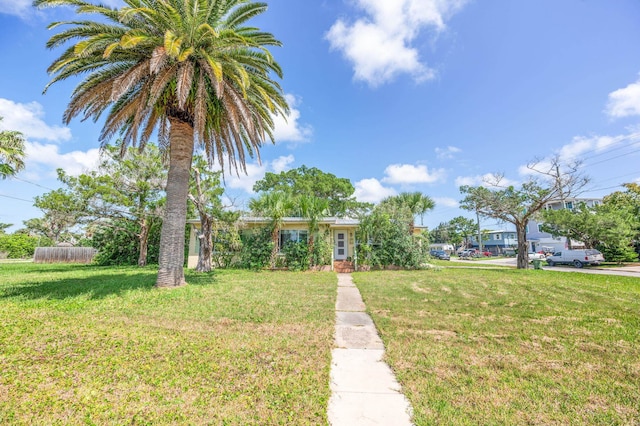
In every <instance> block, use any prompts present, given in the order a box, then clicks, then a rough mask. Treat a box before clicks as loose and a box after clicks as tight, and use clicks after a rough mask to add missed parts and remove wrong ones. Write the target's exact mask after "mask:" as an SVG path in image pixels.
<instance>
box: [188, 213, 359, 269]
mask: <svg viewBox="0 0 640 426" xmlns="http://www.w3.org/2000/svg"><path fill="white" fill-rule="evenodd" d="M282 222H283V226H282V228H281V229H280V247H282V246H283V245H284V243H286V242H289V241H306V240H307V238H308V237H309V221H308V220H307V219H306V218H302V217H286V218H284V219H283V221H282ZM270 223H271V219H270V218H265V217H241V218H240V219H239V220H238V226H239V228H240V230H241V232H242V230H251V229H256V228H264V227H266V226H269V224H270ZM187 224H188V225H189V228H190V237H189V255H188V259H187V267H188V268H195V267H196V265H197V264H198V254H199V251H200V244H199V241H198V236H199V235H200V221H199V220H198V219H191V220H188V221H187ZM318 225H319V231H320V232H319V234H320V235H325V234H328V238H329V244H330V245H331V246H332V247H333V251H332V255H331V265H330V266H331V268H332V270H337V271H345V272H348V271H350V270H352V269H353V268H354V265H355V263H356V261H357V259H356V230H357V229H358V226H359V225H360V222H359V221H358V220H357V219H348V218H337V217H326V218H322V219H320V220H319V223H318Z"/></svg>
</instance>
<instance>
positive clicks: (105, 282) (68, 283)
mask: <svg viewBox="0 0 640 426" xmlns="http://www.w3.org/2000/svg"><path fill="white" fill-rule="evenodd" d="M85 268H86V269H85ZM83 270H86V274H83V275H84V276H81V277H78V276H75V277H69V276H65V272H70V271H73V272H74V273H75V272H77V271H83ZM23 274H24V275H23V276H24V280H21V281H22V282H20V283H17V284H15V285H13V286H0V300H3V299H11V298H23V299H28V300H36V299H58V300H62V299H70V298H74V297H79V296H84V297H86V298H87V299H90V300H95V299H103V298H106V297H109V296H113V295H120V294H123V293H126V292H129V291H132V290H143V291H150V292H151V291H171V290H159V289H157V288H155V287H154V285H155V282H156V274H157V266H152V267H147V268H143V269H139V270H137V269H131V268H128V267H126V268H119V267H97V266H93V265H87V266H77V269H76V267H74V268H73V269H70V268H69V265H60V266H56V265H46V266H44V265H43V266H42V267H41V268H37V269H33V270H30V271H25V272H23ZM58 274H59V275H58ZM76 275H77V274H76ZM186 275H187V282H188V284H189V285H194V286H206V285H211V284H213V283H215V282H216V281H217V280H216V277H215V273H213V272H211V273H206V274H195V273H192V272H190V271H187V274H186Z"/></svg>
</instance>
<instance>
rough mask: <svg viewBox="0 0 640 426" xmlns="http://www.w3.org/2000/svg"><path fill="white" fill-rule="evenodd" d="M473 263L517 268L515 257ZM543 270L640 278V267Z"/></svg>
mask: <svg viewBox="0 0 640 426" xmlns="http://www.w3.org/2000/svg"><path fill="white" fill-rule="evenodd" d="M473 263H482V264H485V265H495V266H513V267H515V266H516V259H515V258H514V257H503V258H499V259H477V260H473ZM542 269H544V270H545V271H559V272H579V273H583V274H598V275H618V276H621V277H635V278H640V266H621V267H619V268H603V267H585V268H573V267H571V266H554V267H551V266H543V267H542Z"/></svg>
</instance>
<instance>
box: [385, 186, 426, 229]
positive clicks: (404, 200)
mask: <svg viewBox="0 0 640 426" xmlns="http://www.w3.org/2000/svg"><path fill="white" fill-rule="evenodd" d="M435 205H436V204H435V203H434V202H433V200H432V199H431V198H429V197H428V196H427V195H424V194H423V193H421V192H403V193H401V194H399V195H394V196H391V197H387V198H385V199H384V200H382V201H381V202H380V205H379V208H381V209H386V210H388V211H390V212H391V214H392V216H396V217H398V218H399V219H401V220H402V221H404V222H406V223H407V226H408V228H409V235H413V231H414V229H415V217H416V216H417V215H420V216H422V215H424V214H425V213H426V212H428V211H429V210H433V208H434V207H435Z"/></svg>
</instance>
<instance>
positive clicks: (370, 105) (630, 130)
mask: <svg viewBox="0 0 640 426" xmlns="http://www.w3.org/2000/svg"><path fill="white" fill-rule="evenodd" d="M103 1H104V3H105V4H110V5H112V6H115V7H121V6H122V5H123V4H124V3H123V1H122V0H103ZM266 2H267V3H268V5H269V8H268V10H267V11H266V12H265V13H264V14H263V15H261V16H259V17H257V18H256V19H254V20H253V21H252V22H251V23H252V25H256V26H258V27H259V28H261V29H263V30H265V31H269V32H271V33H273V34H274V35H275V36H276V38H278V39H279V40H281V41H282V43H283V46H282V47H279V48H274V49H272V53H273V54H274V56H275V58H276V60H277V61H278V62H279V63H280V65H281V66H282V68H283V70H284V78H283V80H282V81H281V84H282V87H283V90H284V92H285V94H286V96H287V99H288V101H289V104H290V106H291V113H290V116H289V117H287V119H286V120H285V119H284V118H283V117H276V132H275V134H276V143H275V144H270V143H267V144H266V145H265V146H264V147H263V148H262V150H261V153H260V154H261V160H262V161H261V162H258V161H257V159H252V160H249V162H248V164H247V172H248V174H247V175H246V176H245V175H241V176H236V175H230V176H227V178H226V190H227V193H228V195H229V197H230V198H232V199H233V200H235V203H236V206H237V207H239V208H242V207H245V206H246V204H247V203H248V200H249V199H250V198H251V197H254V196H255V194H254V193H253V192H252V186H253V184H254V183H255V182H256V181H257V180H259V179H261V178H262V177H263V176H264V174H265V173H266V172H276V173H277V172H280V171H284V170H288V169H292V168H296V167H300V166H302V165H306V166H308V167H317V168H319V169H321V170H322V171H325V172H328V173H333V174H334V175H336V176H338V177H344V178H348V179H350V180H351V182H352V183H353V185H354V187H355V189H356V192H355V194H356V196H357V198H358V199H359V200H360V201H366V202H374V203H375V202H377V201H380V200H381V199H383V198H385V197H387V196H391V195H395V194H399V193H401V192H406V191H420V192H422V193H424V194H425V195H428V196H429V197H431V198H432V199H433V200H434V201H435V203H436V207H435V208H434V210H433V211H431V212H429V213H427V214H426V215H425V216H424V217H423V219H421V223H422V224H423V225H425V226H428V227H430V228H433V227H435V226H437V225H438V224H439V223H441V222H444V221H448V220H450V219H452V218H453V217H455V216H459V215H464V216H467V217H473V215H471V214H470V213H469V212H466V211H464V210H460V209H459V207H458V202H459V201H460V200H461V199H462V196H461V194H460V191H459V187H460V186H461V185H481V184H483V182H484V180H486V179H487V177H488V176H490V175H491V174H492V173H501V174H504V177H505V180H504V182H507V183H513V184H516V185H517V184H519V183H521V182H523V181H524V180H526V179H527V178H528V176H529V175H528V174H527V168H526V165H527V164H530V163H531V162H538V163H539V164H544V162H545V161H548V159H549V158H550V157H552V156H559V158H560V159H561V160H563V161H565V162H572V161H581V167H580V169H579V170H580V172H582V173H584V174H585V175H587V176H589V177H590V178H591V182H590V183H589V185H588V186H587V187H586V188H585V190H584V192H583V193H582V194H581V196H583V197H602V196H604V195H606V194H609V193H611V192H613V191H616V190H621V189H622V188H621V187H620V185H621V184H622V183H625V182H640V54H638V45H639V44H640V2H639V1H637V0H615V1H612V0H563V1H558V0H518V1H511V0H501V1H499V0H317V1H301V0H266ZM65 19H73V13H72V11H71V9H65V8H56V9H44V10H35V9H33V8H32V7H31V1H30V0H0V58H2V60H1V63H2V66H0V116H2V117H4V119H3V120H2V121H1V122H0V130H7V129H9V130H18V131H21V132H23V134H24V135H25V137H26V140H27V145H26V153H27V158H26V168H25V170H24V171H23V172H21V173H20V174H18V175H17V176H16V178H11V179H6V180H0V223H11V224H13V225H14V226H13V227H12V228H9V231H10V232H11V231H13V230H16V229H18V228H20V227H22V221H23V220H27V219H30V218H34V217H40V216H42V212H40V211H39V210H38V209H37V208H35V207H33V198H34V197H35V196H38V195H42V194H43V193H46V192H48V191H50V190H52V189H55V188H58V187H60V183H59V182H58V181H57V180H56V174H55V170H56V169H57V168H59V167H61V168H64V169H65V170H66V171H67V172H68V173H69V174H79V173H82V172H83V171H87V170H90V169H91V168H92V167H95V164H96V160H97V158H98V156H99V142H98V135H99V133H100V129H101V124H102V123H101V121H98V122H96V123H94V122H91V121H87V122H82V121H80V120H79V119H74V120H72V121H71V122H70V123H69V124H68V125H65V124H64V123H63V121H62V116H63V112H64V110H65V108H66V106H67V103H68V100H69V97H70V94H71V92H72V90H73V88H74V87H75V85H77V84H78V83H79V80H73V81H71V80H70V81H66V82H63V83H59V84H56V85H54V86H52V87H50V88H49V89H48V90H47V92H46V93H45V94H43V89H44V88H45V86H46V84H47V83H48V82H49V79H50V76H49V75H48V74H47V67H48V66H49V65H50V64H51V63H52V62H53V60H54V59H55V58H56V57H57V56H58V55H60V54H61V53H62V51H61V50H60V49H59V50H54V51H50V50H47V49H46V47H45V44H46V41H47V40H48V38H49V37H50V36H51V35H53V34H54V33H53V32H52V31H49V30H47V29H46V27H47V25H48V24H49V23H50V22H53V21H56V20H65ZM483 179H484V180H483ZM482 226H483V228H487V229H502V228H507V227H506V226H505V225H504V224H500V223H496V222H495V220H493V219H484V220H483V223H482Z"/></svg>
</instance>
